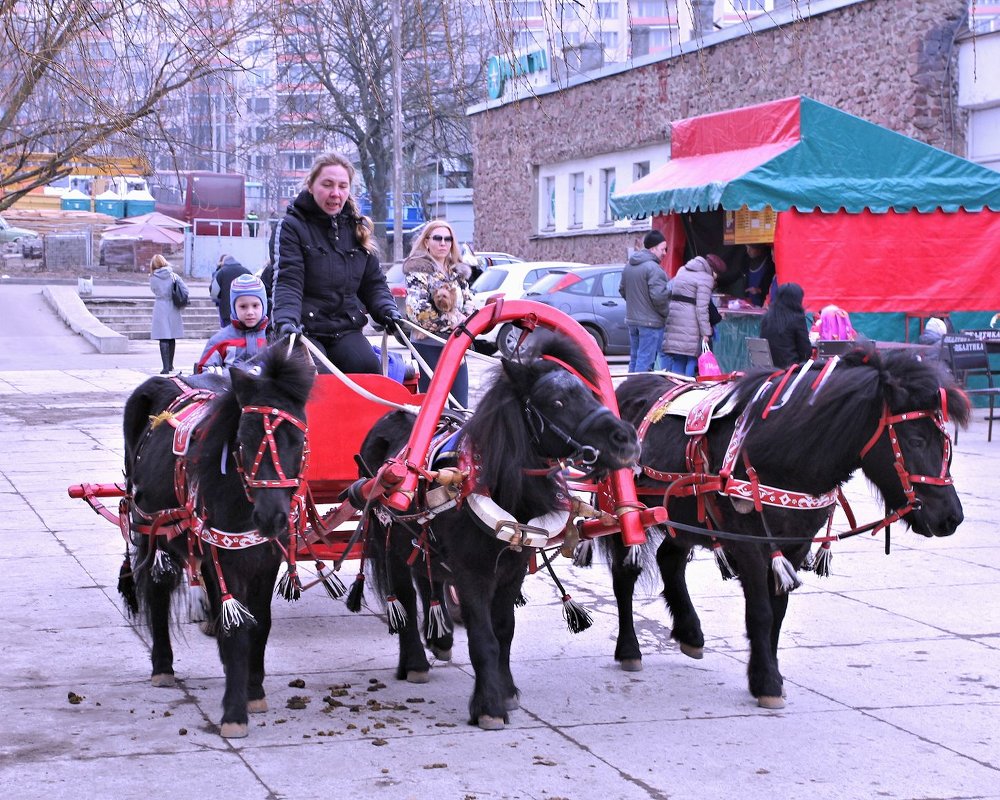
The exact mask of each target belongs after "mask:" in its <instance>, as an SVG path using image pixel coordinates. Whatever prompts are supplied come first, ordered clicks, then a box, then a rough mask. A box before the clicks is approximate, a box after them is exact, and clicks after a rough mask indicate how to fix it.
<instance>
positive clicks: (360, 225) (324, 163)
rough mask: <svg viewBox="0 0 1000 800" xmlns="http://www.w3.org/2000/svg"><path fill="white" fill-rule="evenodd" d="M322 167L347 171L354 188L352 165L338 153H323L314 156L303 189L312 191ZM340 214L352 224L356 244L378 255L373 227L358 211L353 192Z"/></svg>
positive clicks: (369, 220) (368, 219)
mask: <svg viewBox="0 0 1000 800" xmlns="http://www.w3.org/2000/svg"><path fill="white" fill-rule="evenodd" d="M324 167H343V168H344V169H345V170H346V171H347V179H348V180H349V181H350V182H351V186H352V187H353V186H354V175H355V172H354V165H353V164H352V163H351V162H350V161H348V160H347V159H346V158H345V157H344V156H342V155H341V154H340V153H323V154H322V155H319V156H316V159H315V160H314V161H313V163H312V166H311V167H310V168H309V177H307V178H306V182H305V188H306V189H308V190H309V191H310V192H311V191H312V185H313V183H314V182H315V180H316V178H317V177H319V173H320V172H321V171H322V170H323V168H324ZM340 213H341V214H346V215H347V216H348V217H349V218H350V219H351V221H352V222H353V223H354V236H355V238H356V239H357V240H358V244H359V245H361V248H362V249H363V250H365V251H366V252H368V253H378V242H376V241H375V238H374V237H373V236H372V231H373V230H374V229H375V225H374V224H373V223H372V221H371V219H370V218H368V217H366V216H364V214H362V213H361V211H360V210H359V209H358V203H357V201H356V200H355V199H354V193H353V191H352V192H351V193H350V194H349V195H348V196H347V200H345V201H344V208H343V210H341V212H340Z"/></svg>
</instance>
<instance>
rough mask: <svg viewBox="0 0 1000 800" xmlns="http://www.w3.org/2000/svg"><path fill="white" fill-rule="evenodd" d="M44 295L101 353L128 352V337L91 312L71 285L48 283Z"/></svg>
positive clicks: (61, 316) (62, 318) (43, 291)
mask: <svg viewBox="0 0 1000 800" xmlns="http://www.w3.org/2000/svg"><path fill="white" fill-rule="evenodd" d="M42 296H43V297H44V298H45V300H46V302H47V303H48V304H49V305H50V306H52V309H53V310H54V311H55V312H56V314H58V315H59V318H60V319H61V320H62V321H63V322H65V323H66V324H67V325H68V326H69V327H70V330H72V331H73V332H74V333H78V334H80V335H81V336H82V337H83V338H84V339H86V340H87V341H88V342H90V344H92V345H93V346H94V347H95V348H97V352H99V353H127V352H128V338H127V337H125V336H122V334H120V333H118V332H116V331H113V330H111V328H109V327H108V326H107V325H105V324H104V323H103V322H101V321H100V320H98V319H97V317H95V316H94V315H93V314H91V313H90V312H89V311H88V310H87V307H86V306H85V305H84V304H83V300H81V299H80V295H78V294H77V293H76V289H75V288H73V287H70V286H52V285H46V286H45V287H44V288H43V289H42Z"/></svg>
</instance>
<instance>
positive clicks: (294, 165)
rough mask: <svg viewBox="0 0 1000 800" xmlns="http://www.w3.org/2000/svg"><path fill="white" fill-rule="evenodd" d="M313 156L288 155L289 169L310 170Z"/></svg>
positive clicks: (302, 154) (306, 154) (305, 154)
mask: <svg viewBox="0 0 1000 800" xmlns="http://www.w3.org/2000/svg"><path fill="white" fill-rule="evenodd" d="M312 162H313V156H311V155H309V154H308V153H289V154H288V168H289V169H309V167H310V166H311V165H312Z"/></svg>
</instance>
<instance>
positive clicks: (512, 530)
mask: <svg viewBox="0 0 1000 800" xmlns="http://www.w3.org/2000/svg"><path fill="white" fill-rule="evenodd" d="M465 502H466V503H467V504H468V506H469V509H470V510H471V511H472V513H473V514H475V515H476V517H477V518H478V519H479V521H480V522H481V523H482V524H483V526H484V527H486V529H487V530H490V531H492V532H493V533H494V534H495V535H496V537H497V538H498V539H502V540H503V541H505V542H510V543H511V545H513V546H515V547H518V546H526V547H544V546H545V545H546V544H547V543H548V541H549V539H551V538H553V537H555V536H558V535H559V534H560V533H562V532H563V530H564V529H565V528H566V525H567V524H568V523H569V509H557V510H555V511H550V512H549V513H548V514H543V515H541V516H538V517H534V518H533V519H531V520H530V521H528V522H527V523H522V522H518V521H517V520H515V519H512V517H511V514H510V513H509V512H507V511H506V510H504V509H503V508H501V507H500V506H499V505H497V503H496V502H495V501H494V500H493V498H491V497H487V496H486V495H484V494H477V493H475V492H473V493H472V494H470V495H469V496H468V497H466V498H465Z"/></svg>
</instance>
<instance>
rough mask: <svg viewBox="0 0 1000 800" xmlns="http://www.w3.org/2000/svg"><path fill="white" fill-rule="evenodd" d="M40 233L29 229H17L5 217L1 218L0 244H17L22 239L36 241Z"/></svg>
mask: <svg viewBox="0 0 1000 800" xmlns="http://www.w3.org/2000/svg"><path fill="white" fill-rule="evenodd" d="M36 238H38V233H37V232H36V231H33V230H30V229H29V228H17V227H15V226H13V225H11V224H10V223H9V222H7V220H5V219H4V218H3V217H0V244H6V243H7V242H17V241H20V240H21V239H36Z"/></svg>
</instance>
